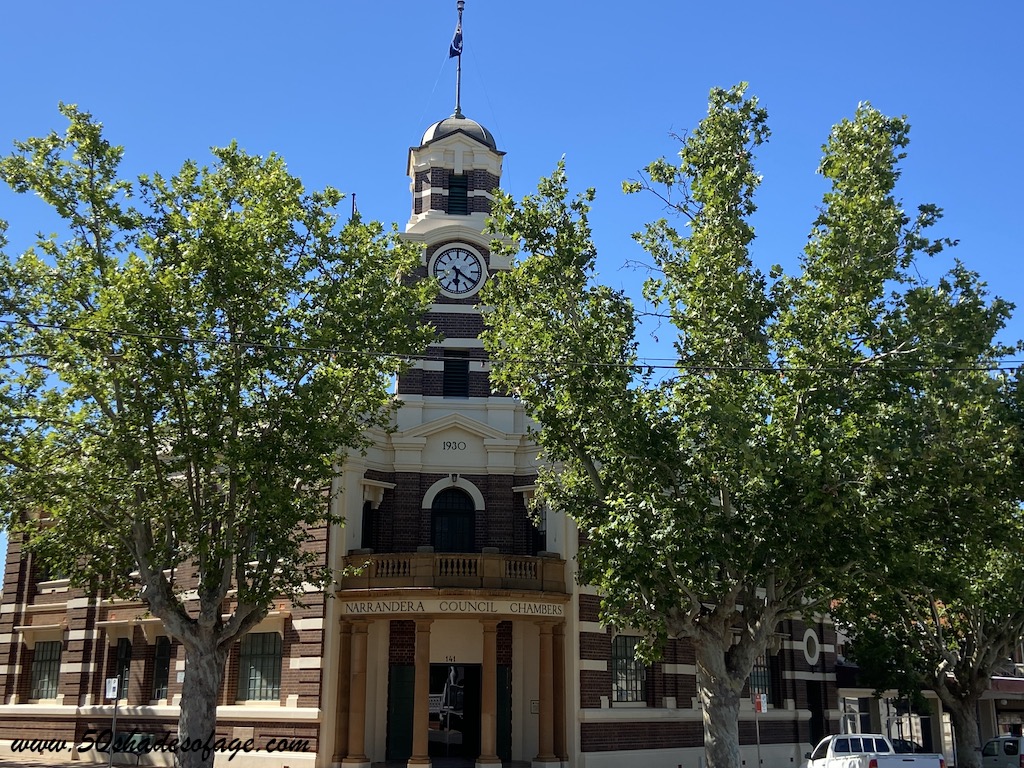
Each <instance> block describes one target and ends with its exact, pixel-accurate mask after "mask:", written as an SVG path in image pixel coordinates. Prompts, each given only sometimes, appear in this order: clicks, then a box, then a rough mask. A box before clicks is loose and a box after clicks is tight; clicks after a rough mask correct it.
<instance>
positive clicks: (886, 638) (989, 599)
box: [836, 274, 1024, 768]
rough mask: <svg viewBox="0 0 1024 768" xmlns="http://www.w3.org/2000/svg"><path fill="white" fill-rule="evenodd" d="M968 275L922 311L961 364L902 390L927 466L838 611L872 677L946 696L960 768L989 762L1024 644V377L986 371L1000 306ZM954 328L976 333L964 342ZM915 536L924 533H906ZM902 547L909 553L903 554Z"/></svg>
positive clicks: (915, 450) (874, 681) (873, 681)
mask: <svg viewBox="0 0 1024 768" xmlns="http://www.w3.org/2000/svg"><path fill="white" fill-rule="evenodd" d="M961 278H962V280H961V284H960V285H956V284H954V283H952V282H950V281H942V282H941V283H940V285H939V289H938V292H937V293H945V294H947V295H948V296H950V297H955V298H953V300H950V301H942V300H939V301H935V299H937V298H938V296H937V295H936V293H932V294H931V295H928V293H927V292H925V291H921V292H919V293H920V295H919V298H921V299H922V300H921V301H920V302H919V303H918V306H919V307H922V308H924V307H928V306H929V305H930V304H934V308H941V311H940V312H935V313H934V314H933V316H932V317H931V322H932V323H933V326H934V327H936V328H937V329H942V330H941V331H940V332H939V333H937V334H936V338H938V339H944V340H949V339H953V338H956V339H957V340H958V344H957V345H956V347H951V348H945V349H942V355H943V357H944V358H945V359H946V360H950V359H952V364H950V363H948V362H947V363H944V367H942V368H938V367H937V368H933V369H931V370H926V371H922V372H921V377H922V378H927V379H928V381H927V382H919V383H918V385H917V386H912V387H909V388H907V390H906V391H905V392H904V393H903V397H904V406H905V407H904V412H905V414H906V415H907V418H906V419H905V421H904V433H903V435H902V440H903V442H904V444H905V446H906V448H905V451H906V452H908V453H911V454H915V459H914V461H913V462H912V463H909V464H908V466H910V467H911V468H912V469H918V470H922V471H921V472H919V473H917V474H915V475H913V476H910V477H907V478H906V481H905V483H904V493H902V494H900V495H899V496H898V497H893V498H892V502H891V510H892V518H891V520H890V521H887V528H888V537H887V539H886V541H885V544H886V546H883V547H881V548H879V549H878V550H876V551H874V552H871V553H865V554H866V556H867V558H868V560H869V561H870V564H871V565H870V567H868V568H865V574H864V577H863V578H862V579H860V580H859V581H858V582H857V583H856V584H855V585H853V588H851V589H849V590H847V592H846V593H845V594H844V596H843V599H842V601H841V602H840V603H839V604H838V605H837V607H836V617H837V619H838V620H839V622H840V623H841V625H842V626H843V627H844V630H845V631H846V632H847V633H848V634H849V635H850V638H851V641H852V650H853V653H852V656H853V658H854V660H855V661H856V662H857V663H858V665H859V666H860V667H861V674H862V675H863V679H864V680H865V682H867V683H868V684H870V685H872V686H874V687H875V688H877V689H879V690H885V689H889V688H895V689H897V690H899V691H901V692H905V693H910V692H912V691H913V689H914V688H924V689H930V690H932V691H934V692H935V694H936V695H937V696H938V699H939V701H940V702H941V703H942V706H943V708H944V710H945V711H947V712H949V714H950V720H951V722H952V725H953V730H954V733H955V736H956V751H957V754H956V764H957V765H958V766H965V768H979V767H980V765H981V733H980V731H979V723H978V719H977V711H978V702H979V700H980V699H981V697H982V695H983V694H985V693H986V692H987V691H988V690H989V689H990V687H991V682H992V677H993V676H994V675H997V674H1012V664H1011V656H1012V654H1013V651H1014V650H1015V648H1017V647H1018V646H1019V645H1020V643H1021V641H1022V640H1024V603H1022V600H1021V595H1022V594H1024V514H1022V511H1021V508H1020V500H1021V498H1022V489H1021V483H1022V481H1024V471H1022V461H1021V449H1022V446H1024V430H1022V422H1021V419H1020V412H1019V408H1018V400H1017V398H1018V393H1019V387H1018V385H1019V375H1020V374H1019V372H1018V373H1017V374H1016V375H1014V376H1009V375H1002V374H1000V375H991V374H989V372H988V371H986V370H978V369H977V368H978V366H977V363H978V362H979V361H985V360H986V359H988V362H987V364H983V366H982V367H988V366H989V365H995V364H996V363H995V361H994V360H992V359H991V358H990V357H989V356H990V352H991V350H987V349H985V348H984V339H985V337H987V336H989V335H990V334H991V332H992V331H991V329H992V328H993V325H998V324H999V323H1000V315H1001V310H1000V305H999V302H996V303H995V304H994V305H993V306H992V307H986V306H985V305H984V303H983V301H982V297H981V296H980V295H979V294H978V293H977V290H976V288H977V287H976V286H972V284H971V279H970V277H969V276H968V275H965V274H962V275H961ZM925 311H926V312H928V313H929V314H932V309H925ZM951 326H960V327H962V328H965V329H970V330H967V331H966V332H965V333H960V334H954V333H953V332H952V331H951ZM972 335H973V336H974V339H975V341H974V343H973V345H972V344H971V342H970V341H969V340H968V339H969V337H970V336H972ZM979 344H981V345H982V346H981V347H980V348H979V346H978V345H979ZM928 468H931V469H932V470H933V471H931V472H926V471H923V470H927V469H928ZM894 490H895V489H894ZM907 530H910V531H914V535H913V536H909V537H908V536H906V535H902V536H901V535H900V533H899V532H900V531H907ZM895 546H902V547H904V548H906V549H907V550H908V551H904V552H902V553H899V554H896V553H894V552H893V549H894V547H895Z"/></svg>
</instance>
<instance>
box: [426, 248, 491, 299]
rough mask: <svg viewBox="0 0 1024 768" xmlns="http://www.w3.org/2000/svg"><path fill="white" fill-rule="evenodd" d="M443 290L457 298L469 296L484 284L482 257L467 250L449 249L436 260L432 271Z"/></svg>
mask: <svg viewBox="0 0 1024 768" xmlns="http://www.w3.org/2000/svg"><path fill="white" fill-rule="evenodd" d="M431 273H432V274H433V275H434V277H436V278H437V281H438V283H439V284H440V285H441V290H443V291H445V292H446V293H450V294H452V295H455V296H468V295H469V294H471V293H474V292H475V291H477V290H478V289H479V288H480V286H481V285H483V282H484V265H483V262H482V261H481V260H480V257H479V256H477V255H476V254H475V253H472V252H471V251H468V250H466V249H465V248H447V249H445V250H444V251H442V252H441V254H440V255H439V256H438V257H437V258H436V259H434V266H433V268H432V270H431Z"/></svg>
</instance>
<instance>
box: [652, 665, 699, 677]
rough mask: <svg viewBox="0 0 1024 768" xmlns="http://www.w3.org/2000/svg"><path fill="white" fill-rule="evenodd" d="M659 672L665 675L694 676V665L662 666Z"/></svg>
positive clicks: (695, 667) (695, 666) (695, 671)
mask: <svg viewBox="0 0 1024 768" xmlns="http://www.w3.org/2000/svg"><path fill="white" fill-rule="evenodd" d="M661 671H662V672H664V673H665V674H666V675H696V674H697V665H696V664H662V665H661Z"/></svg>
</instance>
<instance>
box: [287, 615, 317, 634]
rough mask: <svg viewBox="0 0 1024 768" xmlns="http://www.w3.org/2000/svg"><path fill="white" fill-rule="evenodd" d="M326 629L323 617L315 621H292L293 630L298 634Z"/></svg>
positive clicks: (314, 619)
mask: <svg viewBox="0 0 1024 768" xmlns="http://www.w3.org/2000/svg"><path fill="white" fill-rule="evenodd" d="M323 628H324V620H323V617H317V618H313V619H292V629H294V630H295V631H296V632H313V631H315V630H318V629H323Z"/></svg>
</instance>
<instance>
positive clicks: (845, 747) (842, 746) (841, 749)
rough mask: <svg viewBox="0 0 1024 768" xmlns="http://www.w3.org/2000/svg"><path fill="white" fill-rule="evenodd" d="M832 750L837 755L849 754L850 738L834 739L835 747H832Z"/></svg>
mask: <svg viewBox="0 0 1024 768" xmlns="http://www.w3.org/2000/svg"><path fill="white" fill-rule="evenodd" d="M832 751H833V752H835V753H836V754H837V755H839V754H843V755H848V754H850V740H849V739H836V746H835V749H833V750H832Z"/></svg>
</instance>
